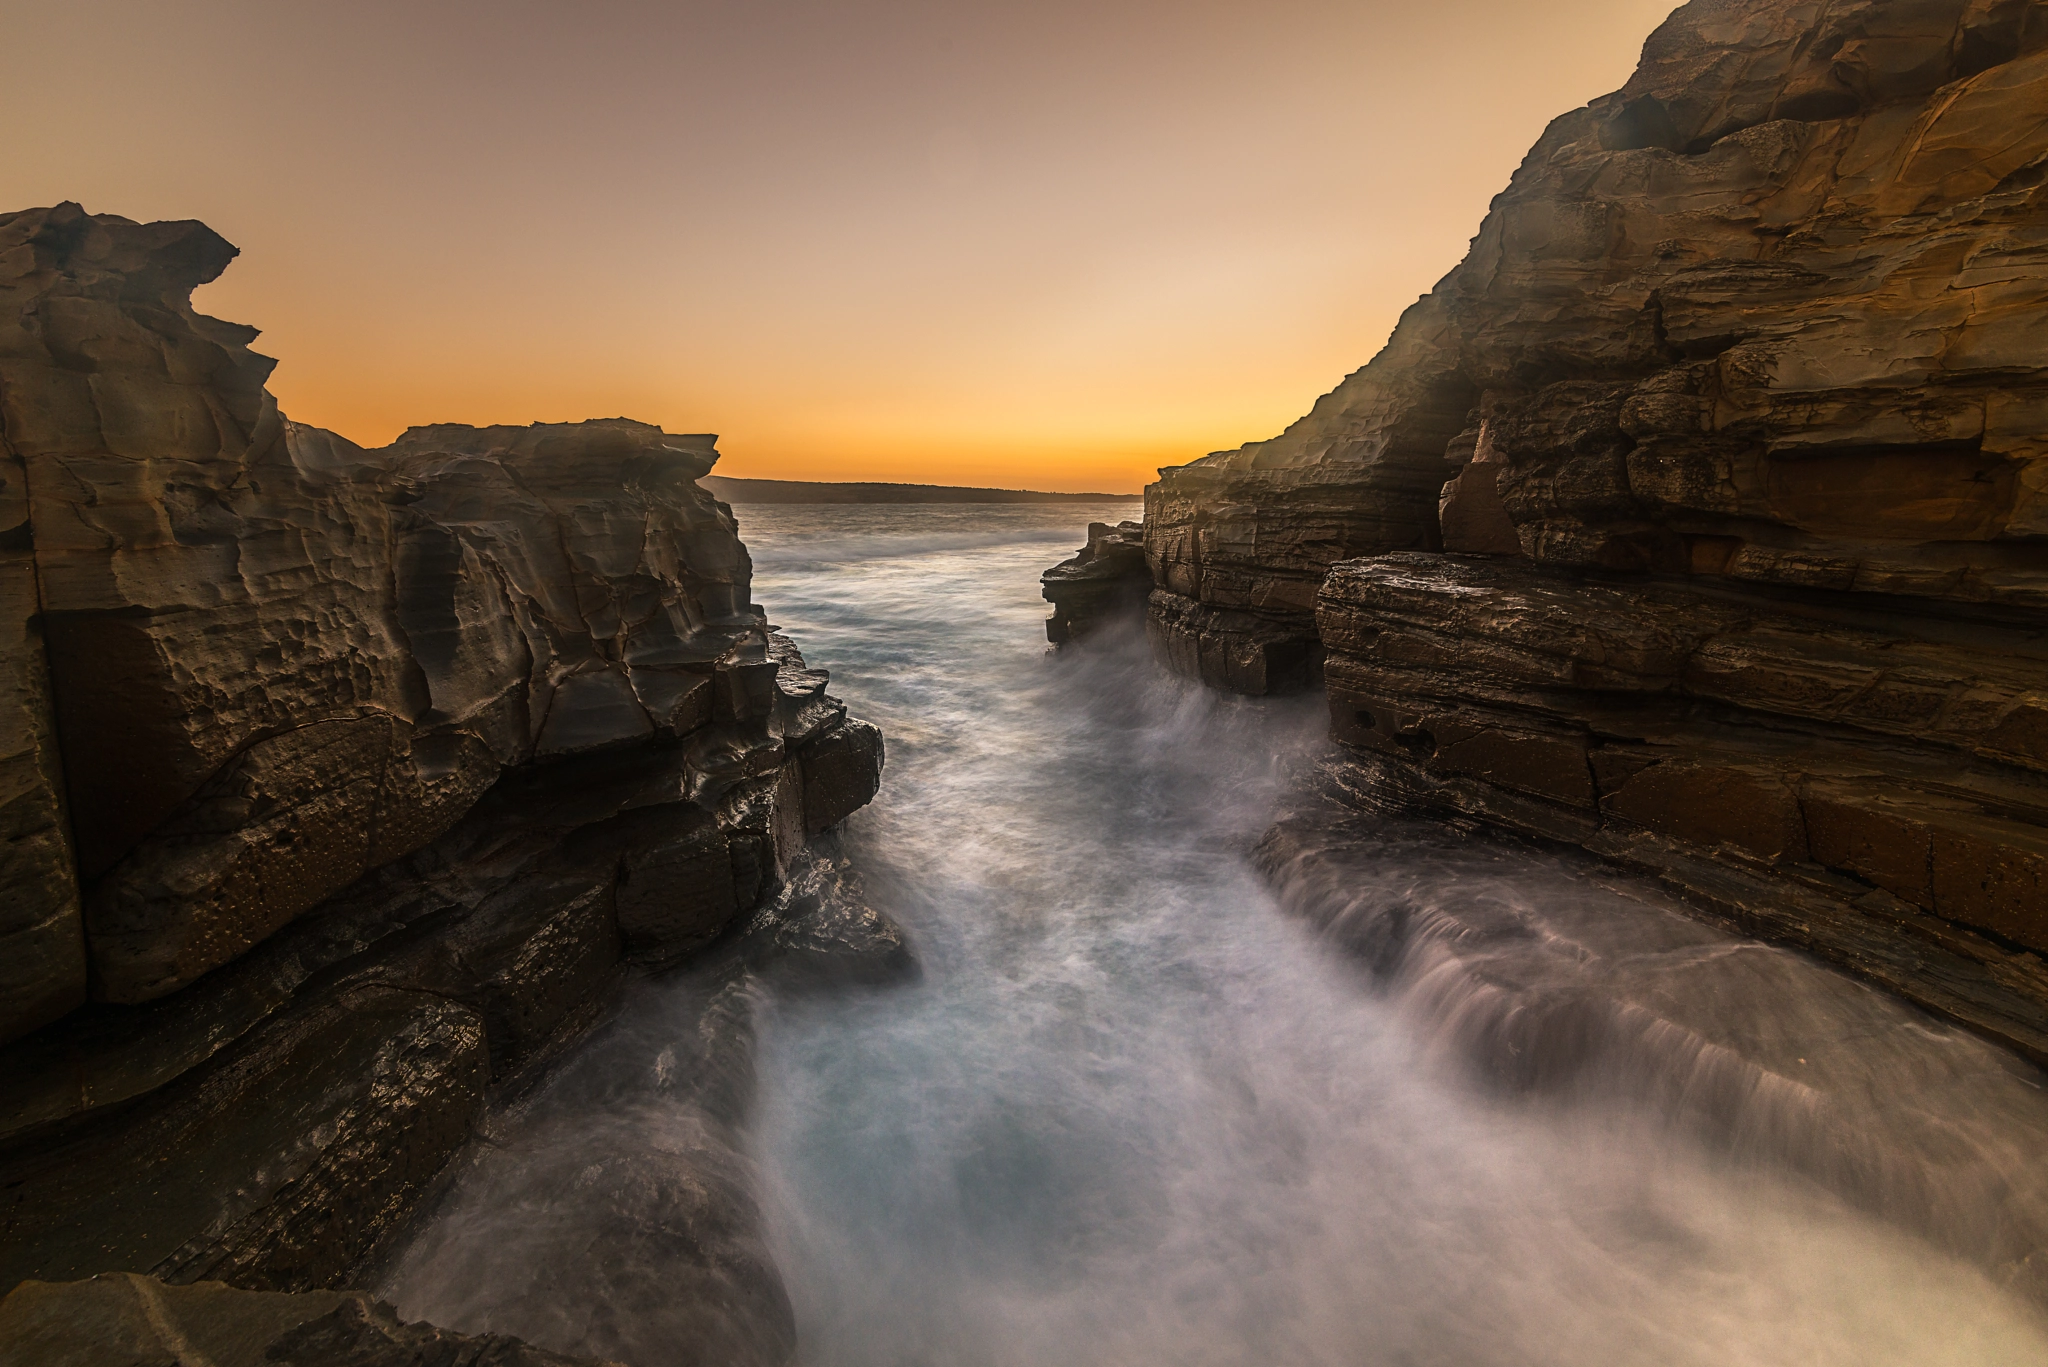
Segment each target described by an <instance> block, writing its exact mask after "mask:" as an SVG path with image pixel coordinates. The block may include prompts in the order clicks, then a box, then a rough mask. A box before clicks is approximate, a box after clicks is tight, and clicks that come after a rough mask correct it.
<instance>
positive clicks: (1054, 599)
mask: <svg viewBox="0 0 2048 1367" xmlns="http://www.w3.org/2000/svg"><path fill="white" fill-rule="evenodd" d="M1039 582H1040V583H1041V584H1042V585H1043V586H1044V593H1045V601H1046V602H1048V603H1051V604H1052V616H1051V617H1049V618H1047V619H1046V623H1045V639H1046V640H1048V641H1050V642H1052V643H1053V644H1054V645H1056V646H1061V645H1065V644H1066V643H1067V642H1069V641H1072V640H1077V639H1079V638H1080V637H1083V636H1086V635H1087V634H1088V633H1089V632H1091V631H1093V630H1095V628H1096V627H1098V626H1100V625H1101V624H1102V623H1103V622H1104V621H1105V620H1106V619H1109V618H1113V617H1117V616H1123V615H1129V616H1135V615H1136V614H1137V613H1138V611H1139V610H1140V609H1142V608H1143V607H1144V605H1145V599H1146V596H1147V595H1148V594H1150V593H1151V591H1152V571H1151V569H1150V568H1149V567H1148V566H1147V565H1146V563H1145V525H1144V524H1143V523H1142V522H1119V523H1118V524H1117V525H1116V526H1114V527H1112V526H1110V525H1109V524H1108V523H1107V522H1091V523H1089V524H1088V544H1087V545H1085V546H1083V547H1082V548H1081V549H1080V550H1079V551H1077V552H1075V554H1074V555H1073V556H1072V557H1071V558H1069V559H1066V560H1062V561H1061V562H1060V563H1059V564H1057V565H1054V566H1053V567H1052V568H1051V569H1049V570H1047V571H1046V572H1045V573H1044V574H1043V575H1040V576H1039Z"/></svg>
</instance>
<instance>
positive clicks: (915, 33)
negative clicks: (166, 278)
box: [0, 0, 1668, 492]
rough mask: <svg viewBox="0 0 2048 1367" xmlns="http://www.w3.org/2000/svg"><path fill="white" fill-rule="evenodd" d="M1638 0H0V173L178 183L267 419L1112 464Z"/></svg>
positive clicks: (1600, 52) (1374, 249)
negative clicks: (210, 254)
mask: <svg viewBox="0 0 2048 1367" xmlns="http://www.w3.org/2000/svg"><path fill="white" fill-rule="evenodd" d="M1667 8H1668V6H1667V5H1666V4H1664V3H1662V0H1561V3H1557V4H1549V5H1541V6H1530V5H1520V4H1510V3H1504V2H1502V0H1454V2H1453V3H1446V4H1439V5H1434V6H1418V5H1412V4H1383V3H1352V4H1343V5H1337V4H1329V3H1323V2H1322V0H1282V2H1281V3H1275V4H1270V5H1262V6H1248V5H1242V4H1215V3H1196V4H1188V5H1182V6H1172V7H1167V6H1158V5H1141V4H1131V3H1110V4H1086V5H1084V4H1077V3H1066V2H1064V0H1061V2H1059V3H1048V4H1040V5H1032V6H985V5H982V6H976V5H970V6H955V5H941V4H938V3H924V2H923V0H898V2H897V3H884V4H865V5H855V6H831V5H825V4H820V3H809V2H808V0H806V2H804V3H785V4H774V5H752V4H750V5H742V4H737V3H703V4H684V5H677V4H651V3H647V4H640V3H608V4H600V5H594V6H581V5H579V6H568V5H549V4H494V5H483V4H475V3H457V4H435V5H426V6H419V5H411V4H403V5H401V4H391V3H364V4H354V5H349V6H326V5H312V4H277V3H263V4H257V3H249V2H247V0H204V2H202V3H192V4H178V5H163V4H159V3H141V2H140V0H81V3H79V4H75V5H69V6H62V7H59V6H41V7H36V8H34V9H32V10H31V9H28V8H27V7H18V9H17V12H16V13H15V14H14V15H13V16H12V17H11V18H10V22H9V30H10V34H9V42H8V43H7V45H6V50H5V53H4V54H0V70H4V73H5V80H4V85H0V89H4V92H5V93H4V94H0V100H4V102H5V103H6V106H7V110H8V117H9V120H10V123H11V125H12V126H13V128H14V130H15V136H14V137H13V138H11V139H10V154H9V156H8V157H7V158H6V160H5V162H4V164H0V189H4V194H0V203H4V207H6V208H9V209H12V208H26V207H29V206H32V205H42V204H49V203H54V202H56V201H59V200H64V199H74V200H78V201H80V202H81V203H83V204H84V205H85V207H86V208H87V209H89V210H91V211H93V212H96V213H118V214H122V215H126V216H128V217H130V218H135V219H153V218H199V219H203V220H205V221H206V222H207V223H209V224H211V225H212V226H213V227H214V228H216V229H217V230H218V231H220V232H221V233H222V234H224V235H225V236H226V237H228V238H229V240H231V241H233V242H235V243H236V244H237V245H239V246H240V247H241V248H242V251H243V256H242V258H241V259H240V260H239V261H237V262H236V263H235V265H234V266H233V267H231V268H230V270H229V271H228V273H227V275H226V276H225V277H224V278H223V279H222V280H221V281H219V282H218V283H216V284H214V285H211V286H208V287H206V288H204V289H203V290H201V291H200V293H199V296H198V303H199V306H200V307H201V308H202V309H204V310H206V311H209V312H212V313H215V314H218V315H220V316H223V317H226V318H231V319H234V320H236V321H241V322H248V323H251V324H253V325H255V326H257V327H260V328H262V329H263V330H264V338H263V340H262V341H261V342H260V343H259V344H258V348H259V349H260V350H263V351H265V352H266V353H267V354H269V355H273V356H276V357H278V358H279V359H280V365H279V366H278V369H277V371H276V373H275V375H274V377H273V380H272V388H273V391H274V392H275V393H276V394H277V395H278V397H279V399H280V401H281V402H282V404H283V405H284V407H285V409H286V411H287V412H288V413H290V414H291V415H292V416H293V417H295V418H297V419H300V420H301V421H306V422H312V423H317V424H320V425H322V426H327V427H332V428H334V429H336V430H338V431H340V432H342V433H344V434H345V435H347V436H349V437H351V438H353V439H355V440H357V441H360V442H363V443H366V444H379V443H382V442H385V441H388V440H390V439H391V438H392V437H393V436H395V435H396V434H397V433H398V432H399V431H400V430H402V429H403V428H404V427H406V426H407V425H409V424H412V423H422V422H430V421H467V422H477V423H485V422H528V421H534V420H549V421H556V420H567V419H574V418H581V417H591V416H615V415H626V416H631V417H637V418H642V419H645V420H648V421H652V422H658V423H660V424H662V425H663V426H664V427H666V428H668V429H670V430H680V431H716V432H719V433H721V434H722V438H723V440H722V442H721V446H722V449H723V450H724V451H725V452H726V457H725V461H724V463H723V464H722V465H721V467H720V472H721V473H724V474H730V475H739V476H752V477H767V478H789V479H876V480H915V481H928V482H939V483H964V484H985V485H1002V486H1008V487H1031V488H1044V489H1055V490H1076V489H1091V490H1105V491H1112V492H1129V491H1135V490H1136V489H1137V488H1138V487H1139V486H1140V485H1142V484H1143V483H1144V482H1145V481H1146V480H1147V479H1149V478H1150V477H1151V472H1152V470H1153V469H1154V468H1155V467H1156V466H1158V465H1161V464H1169V463H1179V462H1182V461H1185V460H1189V459H1192V458H1194V457H1196V456H1199V455H1202V454H1203V453H1205V452H1208V451H1211V450H1216V449H1220V448H1225V447H1230V446H1235V445H1237V444H1239V443H1241V442H1244V441H1248V440H1255V439H1258V438H1262V437H1265V436H1269V435H1271V434H1273V433H1274V432H1276V431H1278V430H1279V429H1280V428H1282V427H1283V426H1285V425H1286V424H1287V423H1288V422H1289V421H1291V420H1292V419H1293V418H1295V417H1297V416H1298V415H1300V414H1301V413H1302V412H1303V411H1305V410H1306V409H1307V407H1308V405H1309V404H1310V403H1311V402H1312V401H1313V400H1314V399H1315V397H1316V396H1317V395H1318V394H1320V393H1322V392H1324V391H1325V390H1327V389H1329V388H1330V387H1331V386H1332V385H1334V384H1335V383H1336V382H1337V381H1338V380H1339V379H1340V378H1341V377H1342V376H1343V375H1344V374H1345V373H1346V372H1348V371H1350V370H1352V369H1355V368H1356V367H1357V366H1359V365H1360V364H1362V363H1363V362H1364V361H1365V360H1366V359H1367V358H1368V357H1369V356H1370V355H1371V354H1372V352H1373V351H1374V350H1375V349H1377V347H1378V346H1379V345H1380V343H1381V342H1382V341H1384V339H1385V337H1386V334H1387V332H1388V331H1389V329H1390V328H1391V327H1392V326H1393V323H1394V320H1395V319H1396V317H1397V316H1398V315H1399V313H1400V310H1401V309H1402V308H1403V307H1405V306H1406V305H1407V304H1409V303H1410V302H1412V301H1413V299H1414V298H1415V297H1416V295H1417V294H1419V293H1420V292H1422V291H1424V290H1426V289H1427V288H1428V287H1429V286H1430V285H1431V284H1432V283H1433V282H1434V281H1435V280H1436V279H1437V278H1438V277H1439V276H1440V275H1442V274H1443V273H1444V272H1445V271H1447V270H1448V269H1449V268H1450V267H1451V266H1453V265H1454V264H1455V263H1456V262H1457V260H1458V259H1459V257H1460V256H1461V255H1462V254H1463V252H1464V248H1465V243H1466V241H1467V239H1468V238H1469V237H1470V235H1471V233H1472V231H1473V230H1474V229H1475V228H1476V226H1477V225H1478V222H1479V219H1480V217H1481V215H1482V214H1483V213H1484V211H1485V207H1486V203H1487V200H1488V198H1489V197H1490V196H1491V195H1493V194H1494V193H1496V192H1497V191H1498V190H1499V189H1500V188H1501V187H1502V186H1503V185H1505V183H1506V181H1507V178H1508V175H1509V174H1510V172H1511V171H1512V170H1513V168H1514V166H1515V164H1516V162H1517V161H1518V160H1519V158H1520V157H1521V156H1522V154H1523V153H1524V151H1525V150H1526V149H1527V148H1528V147H1529V145H1530V144H1531V143H1532V142H1533V141H1534V140H1535V138H1536V136H1537V134H1538V133H1539V132H1540V131H1541V129H1542V126H1543V124H1544V122H1545V120H1546V119H1548V118H1549V117H1551V116H1552V115H1554V114H1556V113H1558V112H1560V111H1562V110H1565V109H1568V108H1570V107H1572V106H1574V105H1576V104H1580V103H1583V102H1584V101H1585V100H1587V99H1589V98H1591V97H1593V96H1596V95H1598V94H1601V93H1603V92H1605V91H1607V90H1610V89H1612V88H1614V87H1616V86H1618V85H1619V84H1620V83H1621V82H1622V80H1623V79H1624V78H1625V77H1626V75H1627V72H1628V70H1629V68H1630V67H1631V65H1632V64H1633V62H1634V59H1635V56H1636V54H1637V52H1638V50H1639V48H1640V46H1641V43H1642V39H1643V35H1644V34H1645V33H1646V32H1648V31H1649V29H1650V28H1652V27H1653V26H1654V25H1655V23H1656V22H1657V21H1658V19H1659V18H1661V17H1662V15H1663V13H1664V12H1665V10H1666V9H1667Z"/></svg>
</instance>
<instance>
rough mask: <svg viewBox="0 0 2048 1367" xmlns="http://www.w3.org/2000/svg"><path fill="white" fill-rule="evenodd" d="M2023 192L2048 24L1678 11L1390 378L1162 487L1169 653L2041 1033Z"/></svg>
mask: <svg viewBox="0 0 2048 1367" xmlns="http://www.w3.org/2000/svg"><path fill="white" fill-rule="evenodd" d="M2044 182H2048V5H2043V4H2040V3H2016V2H2015V0H1915V2H1913V3H1906V2H1904V0H1892V2H1889V3H1886V2H1880V0H1864V2H1862V3H1845V4H1829V5H1811V4H1786V3H1782V2H1780V0H1694V3H1692V4H1689V5H1686V6H1685V7H1683V8H1682V9H1680V10H1678V11H1677V12H1675V13H1674V14H1673V15H1672V16H1671V17H1670V19H1668V20H1667V21H1666V22H1665V23H1664V25H1663V26H1662V27H1660V28H1659V29H1658V30H1657V31H1656V33H1654V34H1653V35H1652V36H1651V37H1650V39H1649V41H1648V43H1647V45H1646V46H1645V48H1644V52H1643V59H1642V63H1641V66H1640V67H1639V68H1638V70H1637V72H1636V74H1635V75H1634V77H1633V78H1632V79H1631V80H1630V81H1629V83H1628V84H1627V86H1625V87H1624V88H1623V89H1622V90H1620V91H1618V92H1616V93H1615V94H1613V95H1610V96H1606V97H1604V98H1602V99H1599V100H1596V101H1594V102H1593V103H1592V104H1591V105H1590V106H1588V107H1587V108H1584V109H1580V110H1576V111H1574V112H1572V113H1570V114H1566V115H1565V116H1563V117H1562V118H1560V119H1558V120H1556V121H1555V122H1554V123H1552V124H1551V125H1550V127H1549V128H1548V129H1547V130H1546V131H1545V132H1544V134H1543V137H1542V139H1541V140H1540V141H1539V142H1538V144H1537V146H1536V147H1535V149H1534V150H1533V151H1532V152H1531V153H1530V154H1529V156H1528V158H1527V159H1526V160H1525V161H1524V163H1523V164H1522V166H1521V168H1520V169H1519V170H1518V171H1517V172H1516V173H1515V176H1514V178H1513V180H1512V182H1511V183H1510V185H1509V186H1508V188H1507V189H1506V190H1505V191H1504V192H1503V193H1502V194H1501V195H1500V196H1499V197H1498V198H1497V199H1496V200H1495V201H1494V204H1493V207H1492V211H1491V212H1490V213H1489V214H1488V215H1487V218H1486V220H1485V222H1484V223H1483V224H1482V225H1481V227H1480V230H1479V234H1478V236H1477V237H1476V238H1475V239H1474V241H1473V244H1472V249H1471V252H1470V255H1469V256H1467V258H1466V259H1465V261H1464V262H1463V264H1461V265H1460V266H1459V267H1458V268H1457V269H1456V270H1454V271H1453V272H1452V273H1451V274H1450V275H1449V276H1447V277H1445V279H1444V280H1443V281H1442V282H1441V283H1440V284H1439V285H1438V286H1437V287H1436V289H1435V290H1434V291H1433V292H1432V293H1431V294H1429V295H1428V296H1427V297H1425V298H1424V299H1423V300H1422V301H1421V302H1419V303H1418V304H1416V305H1415V306H1414V307H1413V308H1412V309H1410V310H1409V311H1408V313H1407V314H1406V315H1405V316H1404V317H1403V318H1402V320H1401V323H1400V325H1399V327H1398V328H1397V329H1396V330H1395V332H1394V335H1393V337H1392V339H1391V340H1390V341H1389V343H1388V345H1387V347H1386V349H1385V350H1384V351H1382V352H1381V353H1380V354H1379V355H1378V356H1377V357H1375V358H1374V359H1373V361H1372V362H1371V363H1370V364H1369V365H1367V366H1366V367H1365V368H1364V369H1362V370H1360V371H1358V372H1357V373H1356V374H1354V375H1352V376H1351V377H1350V378H1348V379H1347V380H1346V381H1345V382H1344V383H1343V384H1342V385H1341V386H1340V387H1339V388H1338V389H1336V390H1335V391H1334V392H1332V393H1331V394H1329V395H1327V396H1325V397H1324V398H1323V399H1322V400H1321V401H1320V402H1318V403H1317V404H1316V405H1315V407H1314V410H1313V411H1312V412H1311V413H1310V414H1309V415H1308V416H1307V417H1305V418H1303V419H1302V420H1301V421H1300V422H1298V423H1296V424H1295V425H1294V426H1293V427H1291V428H1289V429H1288V430H1287V431H1286V432H1284V433H1282V434H1281V435H1280V436H1279V437H1276V438H1274V439H1273V440H1271V441H1268V442H1263V443H1258V444H1255V445H1252V446H1248V447H1245V448H1243V449H1241V450H1239V451H1234V452H1229V453H1226V454H1221V455H1217V456H1212V457H1210V458H1208V459H1206V460H1202V461H1197V462H1195V463H1194V464H1192V465H1187V466H1181V467H1178V468H1174V469H1168V470H1164V471H1162V472H1161V478H1160V481H1159V483H1158V484H1156V485H1154V486H1153V487H1152V488H1151V489H1150V490H1149V491H1148V493H1147V518H1146V534H1145V535H1146V549H1147V555H1148V557H1149V559H1150V562H1151V565H1152V568H1153V571H1154V575H1155V577H1156V580H1157V586H1158V587H1157V591H1156V592H1155V593H1154V595H1153V600H1152V610H1151V625H1152V631H1153V633H1154V636H1155V639H1156V640H1157V641H1158V642H1159V643H1160V645H1161V646H1162V651H1161V653H1162V654H1163V655H1164V657H1165V658H1166V659H1167V660H1168V661H1169V662H1171V663H1172V664H1174V665H1175V666H1176V667H1177V668H1180V669H1181V670H1183V671H1185V672H1187V673H1190V674H1195V675H1198V676H1200V677H1202V678H1204V679H1207V680H1209V681H1210V682H1212V683H1215V684H1218V685H1220V686H1223V687H1228V688H1234V689H1237V690H1239V691H1244V692H1262V691H1269V690H1271V689H1273V688H1275V687H1278V686H1282V685H1285V684H1291V683H1296V682H1299V681H1301V680H1302V679H1304V678H1305V677H1307V676H1308V675H1309V674H1310V673H1312V672H1313V671H1314V670H1316V669H1317V668H1321V669H1322V670H1323V671H1325V673H1326V675H1327V680H1328V683H1329V689H1330V699H1331V706H1332V711H1333V716H1334V719H1335V725H1336V730H1337V734H1338V736H1339V737H1340V738H1341V739H1342V740H1343V741H1344V742H1345V743H1346V744H1347V745H1349V746H1350V747H1352V748H1353V750H1354V751H1355V752H1356V753H1357V754H1358V755H1359V756H1360V760H1359V762H1360V763H1361V764H1366V765H1369V766H1371V767H1372V768H1374V769H1376V770H1377V771H1378V772H1379V773H1380V774H1381V776H1382V781H1381V782H1380V784H1379V785H1378V787H1377V789H1376V791H1379V792H1381V793H1383V794H1385V795H1388V796H1389V797H1390V799H1391V797H1392V796H1393V795H1395V794H1396V793H1398V794H1400V795H1402V796H1403V797H1404V799H1405V800H1410V801H1425V802H1429V803H1433V804H1436V805H1439V806H1445V807H1450V808H1455V809H1458V810H1461V811H1465V812H1470V813H1473V814H1475V815H1479V816H1483V817H1486V818H1488V819H1489V820H1493V821H1497V822H1501V823H1503V824H1506V825H1509V826H1513V827H1515V828H1517V829H1521V830H1525V831H1531V832H1536V833H1539V834H1541V835H1544V836H1548V837H1553V838H1557V839H1562V840H1568V841H1572V842H1575V843H1580V844H1584V845H1586V846H1588V847H1589V848H1592V849H1595V850H1598V851H1600V852H1602V853H1604V854H1608V855H1611V856H1613V857H1615V858H1617V859H1621V860H1623V861H1624V862H1626V863H1629V864H1631V865H1634V866H1636V867H1640V868H1644V869H1650V870H1654V871H1656V872H1657V873H1659V874H1660V875H1661V876H1663V877H1665V878H1667V879H1669V880H1670V881H1672V882H1673V883H1674V884H1676V885H1678V886H1681V887H1682V888H1683V889H1684V890H1685V891H1686V892H1687V893H1688V894H1689V895H1691V896H1692V897H1694V898H1695V900H1698V901H1701V902H1703V903H1705V904H1706V905H1708V906H1710V907H1713V908H1716V909H1718V910H1720V911H1722V912H1723V913H1725V914H1726V915H1728V916H1729V917H1731V918H1732V919H1734V920H1736V921H1739V922H1741V923H1743V924H1745V925H1749V926H1751V927H1753V928H1755V929H1757V930H1759V931H1762V932H1764V933H1767V934H1770V935H1772V936H1774V937H1777V938H1781V939H1789V940H1792V941H1794V942H1797V943H1801V944H1806V945H1810V946H1811V947H1812V948H1814V949H1815V950H1817V951H1819V952H1821V953H1823V954H1827V955H1829V956H1831V957H1833V958H1836V959H1838V960H1840V961H1842V962H1844V963H1847V964H1850V965H1852V966H1854V967H1856V968H1857V969H1859V970H1860V971H1863V972H1866V973H1869V974H1871V975H1872V976H1874V977H1876V978H1877V979H1879V980H1880V981H1883V982H1886V983H1888V984H1890V985H1892V986H1894V987H1896V988H1898V989H1899V990H1900V991H1903V992H1905V993H1907V994H1908V995H1910V996H1913V997H1915V998H1916V999H1917V1000H1920V1001H1922V1002H1924V1003H1926V1004H1927V1005H1929V1006H1931V1007H1934V1008H1936V1009H1938V1010H1940V1011H1942V1012H1944V1013H1947V1014H1949V1015H1951V1016H1954V1017H1956V1018H1958V1019H1961V1020H1965V1021H1968V1022H1970V1023H1972V1024H1973V1025H1976V1026H1977V1027H1979V1028H1981V1029H1984V1030H1987V1031H1989V1032H1990V1033H1992V1034H1994V1035H1997V1036H1999V1037H2001V1038H2005V1039H2008V1040H2011V1041H2013V1042H2015V1043H2017V1044H2020V1045H2021V1046H2023V1047H2025V1048H2026V1049H2027V1050H2028V1051H2029V1052H2031V1053H2033V1054H2034V1055H2035V1056H2036V1057H2048V969H2044V965H2043V962H2042V958H2041V955H2042V953H2043V952H2044V951H2048V821H2044V818H2048V780H2044V774H2048V712H2044V709H2048V653H2044V652H2048V630H2044V629H2048V613H2044V610H2048V501H2044V499H2048V494H2044V491H2048V183H2044ZM1447 475H1448V476H1449V478H1448V480H1447V479H1446V476H1447ZM1440 552H1451V553H1457V554H1442V553H1440ZM1357 557H1375V558H1373V559H1365V560H1360V559H1357ZM1333 567H1334V568H1333ZM1325 656H1326V657H1327V658H1326V659H1325Z"/></svg>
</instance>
